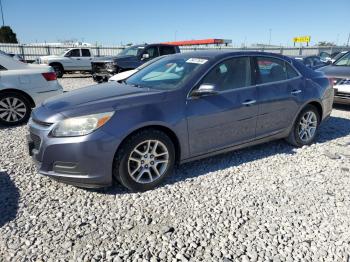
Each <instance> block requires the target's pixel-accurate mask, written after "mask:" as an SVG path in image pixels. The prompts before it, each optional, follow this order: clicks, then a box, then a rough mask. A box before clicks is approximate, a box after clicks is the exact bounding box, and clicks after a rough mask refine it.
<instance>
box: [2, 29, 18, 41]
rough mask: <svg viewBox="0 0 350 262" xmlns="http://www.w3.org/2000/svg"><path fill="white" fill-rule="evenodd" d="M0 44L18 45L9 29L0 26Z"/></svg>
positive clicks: (14, 35)
mask: <svg viewBox="0 0 350 262" xmlns="http://www.w3.org/2000/svg"><path fill="white" fill-rule="evenodd" d="M0 43H13V44H17V43H18V41H17V37H16V34H15V33H14V32H13V31H12V29H11V27H9V26H2V27H1V28H0Z"/></svg>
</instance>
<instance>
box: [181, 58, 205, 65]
mask: <svg viewBox="0 0 350 262" xmlns="http://www.w3.org/2000/svg"><path fill="white" fill-rule="evenodd" d="M207 61H208V60H207V59H203V58H190V59H188V60H187V61H186V63H192V64H200V65H203V64H204V63H206V62H207Z"/></svg>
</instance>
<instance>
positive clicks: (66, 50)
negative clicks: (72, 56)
mask: <svg viewBox="0 0 350 262" xmlns="http://www.w3.org/2000/svg"><path fill="white" fill-rule="evenodd" d="M68 50H69V49H64V50H62V51H61V52H60V53H59V54H58V55H59V56H63V55H64V54H65V53H67V52H68Z"/></svg>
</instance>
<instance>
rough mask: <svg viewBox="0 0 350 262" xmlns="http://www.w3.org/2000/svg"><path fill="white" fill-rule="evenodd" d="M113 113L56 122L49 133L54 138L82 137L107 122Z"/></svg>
mask: <svg viewBox="0 0 350 262" xmlns="http://www.w3.org/2000/svg"><path fill="white" fill-rule="evenodd" d="M113 114H114V112H107V113H101V114H93V115H87V116H80V117H72V118H68V119H65V120H62V121H61V122H58V123H57V124H56V125H55V126H54V128H53V129H52V131H51V135H52V136H54V137H70V136H84V135H87V134H90V133H92V132H93V131H95V130H96V129H98V128H100V127H101V126H103V125H104V124H106V123H107V122H108V120H109V119H111V117H112V116H113Z"/></svg>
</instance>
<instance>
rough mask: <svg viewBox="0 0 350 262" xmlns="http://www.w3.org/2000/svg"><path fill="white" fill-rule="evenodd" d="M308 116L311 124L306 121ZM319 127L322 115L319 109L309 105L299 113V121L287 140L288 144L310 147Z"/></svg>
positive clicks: (295, 123)
mask: <svg viewBox="0 0 350 262" xmlns="http://www.w3.org/2000/svg"><path fill="white" fill-rule="evenodd" d="M308 116H309V117H311V118H310V122H307V121H306V119H308ZM302 122H303V123H302ZM306 123H307V124H306ZM319 125H320V114H319V112H318V110H317V108H316V107H314V106H313V105H307V106H306V107H305V108H304V109H303V110H301V112H300V113H299V115H298V117H297V119H296V120H295V122H294V125H293V128H292V130H291V132H290V133H289V136H288V138H287V139H286V140H287V142H288V143H290V144H291V145H293V146H296V147H302V146H305V145H310V144H312V143H313V142H314V140H315V137H316V135H317V131H318V128H319ZM303 130H304V132H303ZM306 130H309V131H306ZM312 130H313V131H312Z"/></svg>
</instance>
